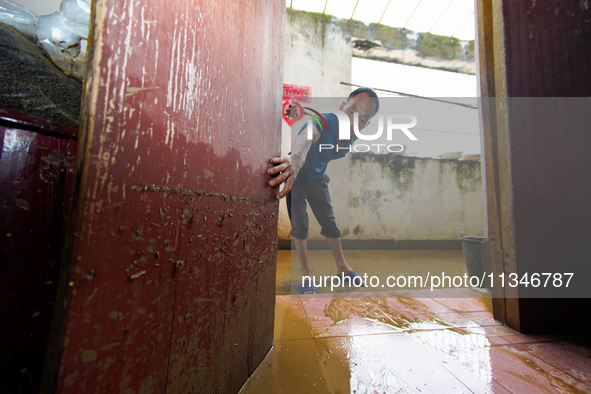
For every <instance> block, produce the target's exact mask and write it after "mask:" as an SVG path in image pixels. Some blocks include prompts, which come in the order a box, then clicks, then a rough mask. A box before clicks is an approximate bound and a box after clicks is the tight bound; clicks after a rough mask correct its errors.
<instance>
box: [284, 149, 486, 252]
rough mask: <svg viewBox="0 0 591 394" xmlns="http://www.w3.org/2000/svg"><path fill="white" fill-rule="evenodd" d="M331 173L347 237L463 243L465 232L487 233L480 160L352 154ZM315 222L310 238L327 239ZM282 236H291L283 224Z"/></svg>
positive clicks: (331, 168)
mask: <svg viewBox="0 0 591 394" xmlns="http://www.w3.org/2000/svg"><path fill="white" fill-rule="evenodd" d="M327 173H328V175H329V177H330V184H329V188H330V192H331V197H332V201H333V208H334V211H335V216H336V219H337V224H338V226H339V227H340V229H341V232H342V236H343V239H368V240H388V241H392V240H393V241H408V240H412V241H417V240H418V241H428V240H457V239H459V232H460V231H463V232H464V233H465V234H466V235H483V234H484V230H485V229H484V207H483V205H484V199H483V195H482V179H481V172H480V163H479V162H474V161H458V160H438V159H424V158H415V157H404V156H397V155H389V154H382V155H374V154H366V153H351V154H349V155H348V156H346V157H345V159H341V160H336V161H334V162H332V163H330V165H329V167H328V171H327ZM309 215H310V218H313V215H312V213H311V212H309ZM310 223H311V225H310V238H312V239H322V238H323V237H322V235H320V227H319V226H318V223H317V222H316V221H315V220H314V219H311V220H310ZM288 225H289V223H288ZM279 235H280V237H282V238H283V237H284V238H289V227H288V226H285V227H283V226H281V227H280V229H279Z"/></svg>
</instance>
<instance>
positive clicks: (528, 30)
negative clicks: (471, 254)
mask: <svg viewBox="0 0 591 394" xmlns="http://www.w3.org/2000/svg"><path fill="white" fill-rule="evenodd" d="M477 4H478V18H479V19H478V22H479V25H478V33H479V37H478V43H479V55H480V61H479V66H480V76H481V91H482V96H483V97H497V98H508V100H496V101H492V100H491V101H486V100H485V101H483V103H484V104H485V105H484V106H483V108H484V111H483V113H484V115H485V122H484V136H485V139H484V142H485V152H486V154H485V156H486V160H485V161H486V178H487V199H488V218H489V239H490V245H491V258H492V261H493V267H495V269H496V271H497V272H506V273H517V274H519V275H523V274H524V273H534V272H573V271H574V272H575V277H574V280H576V281H577V282H578V283H579V285H581V283H582V282H581V281H585V280H586V278H585V277H584V275H581V271H580V270H578V269H577V268H578V267H582V265H584V264H587V262H588V261H589V256H590V255H591V242H589V234H591V206H590V205H589V204H588V199H589V195H590V194H591V181H590V179H591V178H589V176H587V174H586V173H587V172H588V169H589V168H591V156H590V155H589V154H588V152H587V147H588V145H589V143H591V135H590V134H589V133H588V127H582V126H583V125H585V124H587V125H588V119H587V120H585V119H586V116H587V115H586V112H587V111H586V110H585V108H586V107H588V105H589V101H588V99H583V98H582V97H588V96H591V73H590V71H591V10H590V9H589V4H588V2H587V1H566V0H541V1H540V0H536V1H534V0H527V1H509V0H479V1H478V2H477ZM528 97H530V98H534V99H530V100H527V99H523V98H528ZM543 97H551V98H560V99H555V100H554V101H549V100H544V99H540V98H543ZM568 97H571V98H576V99H566V98H568ZM515 98H519V99H515ZM584 100H587V101H586V102H585V101H584ZM576 272H579V274H578V275H577V274H576ZM499 291H500V290H499V289H496V294H495V295H496V296H497V297H505V298H506V300H502V302H499V300H496V301H495V303H494V307H495V316H496V317H497V318H498V319H499V320H502V321H504V322H506V323H507V324H509V325H510V326H512V327H514V328H517V329H519V330H521V331H536V332H550V331H553V332H558V331H562V332H565V331H573V330H574V331H576V330H578V329H580V328H581V327H584V326H582V325H580V324H577V325H572V324H569V322H571V321H572V319H577V320H578V321H581V319H582V318H583V316H581V313H580V311H581V310H582V309H584V308H587V309H588V307H589V302H588V300H569V299H552V298H551V299H532V298H524V297H523V293H521V294H520V293H519V292H518V291H517V290H515V289H510V288H506V289H505V291H504V292H503V291H500V292H499ZM505 301H506V302H505ZM585 319H586V320H588V318H585Z"/></svg>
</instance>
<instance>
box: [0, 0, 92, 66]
mask: <svg viewBox="0 0 591 394" xmlns="http://www.w3.org/2000/svg"><path fill="white" fill-rule="evenodd" d="M0 1H2V0H0ZM89 24H90V3H89V2H88V1H87V0H63V1H62V3H61V7H60V11H59V12H55V13H53V14H51V15H45V16H41V17H40V18H39V19H38V21H37V39H38V40H39V45H40V46H41V47H42V48H43V49H44V50H45V52H46V53H47V54H48V55H49V57H50V58H51V59H52V60H53V62H54V63H55V64H56V65H57V66H58V67H60V68H61V69H62V70H63V71H64V73H65V74H66V75H74V76H76V77H79V78H82V77H83V69H84V64H85V63H86V53H85V51H81V46H80V41H81V39H87V38H88V28H89Z"/></svg>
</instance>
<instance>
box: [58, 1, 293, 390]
mask: <svg viewBox="0 0 591 394" xmlns="http://www.w3.org/2000/svg"><path fill="white" fill-rule="evenodd" d="M284 9H285V5H284V4H283V3H281V2H279V1H263V0H260V1H238V2H236V1H230V0H224V1H189V0H184V1H175V2H160V1H155V0H151V1H143V2H137V1H132V0H125V1H115V0H103V1H98V2H97V3H96V5H95V9H94V27H93V36H92V48H93V56H92V60H91V61H92V68H91V75H90V76H89V79H88V81H87V84H86V87H87V92H86V98H85V101H84V111H83V113H84V115H83V118H82V121H83V122H84V124H85V126H84V127H83V128H82V132H81V138H80V145H81V148H80V150H79V160H78V164H77V171H78V178H77V179H78V183H77V185H76V188H75V190H76V191H77V193H78V199H77V205H76V210H75V218H76V219H75V221H74V227H73V229H72V231H71V233H70V241H71V247H70V249H69V253H70V260H69V261H68V266H67V270H66V276H65V278H64V280H63V283H64V286H63V302H64V309H63V311H62V314H63V315H62V318H61V320H60V321H59V322H56V325H55V327H57V332H58V334H60V333H61V337H60V335H57V336H56V338H55V340H56V342H55V343H54V345H56V346H57V348H58V350H59V346H60V344H61V343H63V349H62V350H61V352H58V354H57V357H56V359H57V360H59V371H53V376H55V375H57V381H56V382H55V384H56V385H57V391H58V392H164V391H165V390H170V391H172V392H199V391H201V392H211V391H237V390H238V389H239V388H240V386H241V385H242V383H243V382H244V381H245V379H246V378H247V376H248V375H249V374H250V373H251V372H252V371H253V370H254V368H255V367H256V366H257V365H258V363H259V362H260V361H261V359H262V357H263V356H264V354H265V353H266V352H267V351H268V350H269V348H270V346H271V343H272V330H273V305H274V277H275V258H276V242H277V234H276V231H277V209H278V204H277V201H276V200H274V195H275V193H276V191H274V190H271V189H269V188H268V187H267V181H268V177H267V176H266V175H265V169H266V168H267V166H268V164H267V158H268V157H271V156H273V155H276V154H278V153H279V146H280V121H281V117H280V116H281V101H280V94H281V64H282V59H283V56H282V50H283V14H284V12H285V11H284ZM60 322H61V325H60ZM59 327H61V329H60V328H59ZM60 341H61V342H60ZM48 375H49V380H51V376H52V372H51V370H48ZM50 386H51V382H50V383H48V387H50Z"/></svg>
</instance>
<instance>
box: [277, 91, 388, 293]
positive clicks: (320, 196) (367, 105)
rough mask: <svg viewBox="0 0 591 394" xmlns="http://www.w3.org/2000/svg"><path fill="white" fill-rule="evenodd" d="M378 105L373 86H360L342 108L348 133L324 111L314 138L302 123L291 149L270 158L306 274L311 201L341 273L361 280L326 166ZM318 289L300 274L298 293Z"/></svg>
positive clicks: (344, 150) (308, 271)
mask: <svg viewBox="0 0 591 394" xmlns="http://www.w3.org/2000/svg"><path fill="white" fill-rule="evenodd" d="M379 106H380V103H379V99H378V97H377V95H376V93H375V92H374V91H373V90H372V89H369V88H359V89H356V90H354V91H353V92H351V94H350V95H349V97H348V98H347V100H346V101H345V102H343V103H342V104H341V106H340V108H339V110H340V111H342V112H344V113H345V114H346V115H347V117H348V118H349V124H350V130H349V138H348V139H339V122H338V117H337V115H335V114H332V113H326V114H321V119H323V121H322V122H317V124H316V125H314V126H313V132H312V138H311V139H309V137H308V133H306V132H303V130H304V128H305V127H306V126H304V128H302V131H300V133H299V134H298V135H297V136H296V138H295V139H294V140H293V142H292V152H291V155H288V156H281V157H273V158H271V159H270V162H271V164H273V165H274V166H273V167H271V168H269V169H268V170H267V173H268V174H269V175H276V177H275V178H273V179H271V180H270V181H269V185H270V186H272V187H274V186H278V185H280V184H282V183H283V184H284V187H283V190H281V192H280V193H279V194H277V199H281V198H283V197H286V196H287V199H286V200H287V210H288V213H289V219H290V221H291V236H292V238H293V239H294V244H295V246H296V250H297V253H298V257H299V260H300V264H301V266H302V277H304V278H305V277H308V278H311V277H312V270H311V268H310V265H309V262H308V244H307V237H308V215H307V213H306V201H307V203H308V204H310V208H311V209H312V212H313V213H314V216H315V217H316V219H317V220H318V223H319V224H320V226H321V228H322V231H321V232H320V233H321V234H322V235H323V236H324V237H325V238H326V242H327V243H328V245H329V247H330V249H331V251H332V253H333V256H334V259H335V262H336V265H337V275H338V276H342V275H344V276H348V277H349V278H351V281H352V282H353V280H354V279H355V278H359V279H356V280H355V282H361V283H362V279H361V278H362V277H361V275H359V274H358V273H356V272H355V271H354V270H353V269H352V268H351V267H349V265H348V264H347V262H346V261H345V256H344V255H343V248H342V246H341V232H340V230H339V228H338V227H337V225H336V222H335V217H334V214H333V210H332V205H331V199H330V193H329V191H328V182H329V180H330V179H329V178H328V176H327V175H326V168H327V166H328V163H329V162H330V161H331V160H335V159H339V158H342V157H344V156H345V155H346V154H347V153H348V152H350V150H351V144H352V143H353V142H354V141H355V139H356V138H357V137H356V135H355V133H354V127H355V124H354V122H357V126H356V127H357V130H358V131H360V130H362V129H363V128H364V127H366V126H367V125H368V124H369V120H370V119H371V118H372V117H373V116H374V115H375V114H376V113H377V112H378V110H379ZM354 114H355V115H354ZM328 147H332V148H328ZM292 188H293V193H292ZM316 292H317V291H316V288H315V287H314V284H313V282H312V281H311V279H307V280H302V284H301V286H300V293H302V294H314V293H316Z"/></svg>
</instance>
